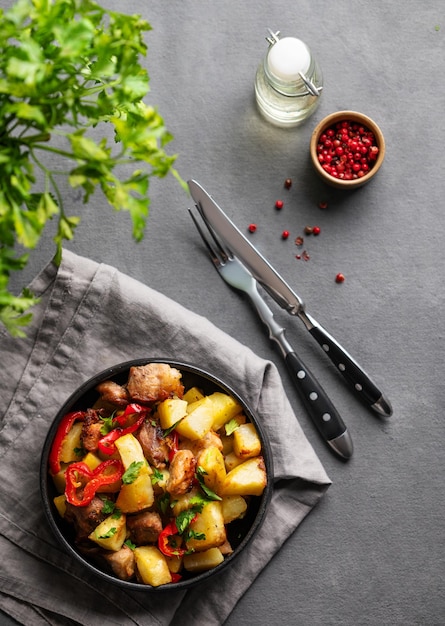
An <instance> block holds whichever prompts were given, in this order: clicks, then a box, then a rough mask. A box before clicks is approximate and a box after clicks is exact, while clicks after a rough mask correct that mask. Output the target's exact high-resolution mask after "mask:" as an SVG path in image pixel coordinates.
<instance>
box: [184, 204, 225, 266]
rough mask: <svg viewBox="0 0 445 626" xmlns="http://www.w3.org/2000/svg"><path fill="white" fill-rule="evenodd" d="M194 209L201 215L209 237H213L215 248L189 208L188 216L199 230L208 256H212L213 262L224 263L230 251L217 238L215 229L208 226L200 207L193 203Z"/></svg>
mask: <svg viewBox="0 0 445 626" xmlns="http://www.w3.org/2000/svg"><path fill="white" fill-rule="evenodd" d="M195 206H196V209H197V211H198V213H199V215H200V216H201V219H202V221H203V222H204V224H205V225H206V228H207V231H208V234H209V235H210V237H211V238H212V239H213V242H214V244H215V246H216V249H215V248H214V247H212V245H211V243H210V241H209V238H208V236H206V235H205V234H204V231H203V230H202V228H201V226H200V225H199V223H198V221H197V219H196V218H195V216H194V215H193V213H192V211H191V210H190V209H189V213H190V216H191V218H192V220H193V222H194V224H195V226H196V228H197V230H198V232H199V234H200V235H201V239H202V240H203V242H204V243H205V245H206V247H207V250H208V251H209V253H210V256H211V257H212V260H213V262H214V263H217V262H219V263H226V261H228V260H229V257H230V256H231V255H230V253H228V252H227V251H226V250H225V249H224V247H223V246H222V244H221V242H220V241H219V240H218V237H217V236H216V234H215V231H214V230H213V228H212V227H211V226H210V224H209V223H208V221H207V220H206V218H205V216H204V215H203V213H202V210H201V207H200V206H199V205H198V204H197V205H195Z"/></svg>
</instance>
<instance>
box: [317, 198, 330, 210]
mask: <svg viewBox="0 0 445 626" xmlns="http://www.w3.org/2000/svg"><path fill="white" fill-rule="evenodd" d="M318 206H319V207H320V209H327V208H328V203H327V202H326V200H322V201H321V202H319V203H318Z"/></svg>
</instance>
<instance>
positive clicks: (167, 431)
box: [162, 417, 184, 437]
mask: <svg viewBox="0 0 445 626" xmlns="http://www.w3.org/2000/svg"><path fill="white" fill-rule="evenodd" d="M183 419H184V418H183V417H181V419H180V420H178V421H177V422H175V423H174V424H173V426H170V428H166V429H165V430H163V431H162V434H163V436H164V437H167V435H169V434H170V433H171V432H172V431H174V430H175V428H176V426H177V425H178V424H179V423H180V422H182V420H183Z"/></svg>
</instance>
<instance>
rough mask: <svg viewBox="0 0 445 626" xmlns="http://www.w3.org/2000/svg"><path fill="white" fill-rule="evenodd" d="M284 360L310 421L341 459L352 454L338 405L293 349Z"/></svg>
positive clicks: (350, 442) (350, 443)
mask: <svg viewBox="0 0 445 626" xmlns="http://www.w3.org/2000/svg"><path fill="white" fill-rule="evenodd" d="M285 361H286V365H287V368H288V370H289V373H290V374H291V377H292V380H293V382H294V384H295V387H296V389H297V391H298V392H299V393H300V395H301V399H302V401H303V403H304V406H305V407H306V409H307V411H308V413H309V415H310V417H311V419H312V421H313V422H314V424H315V426H316V427H317V428H318V430H319V432H320V434H321V436H322V437H323V439H325V440H326V442H327V443H328V444H329V445H330V447H331V448H332V449H333V450H334V451H335V452H336V453H337V454H339V455H340V456H341V457H342V458H344V459H349V458H350V457H351V456H352V450H353V447H352V440H351V437H350V435H349V433H348V431H347V429H346V426H345V424H344V422H343V420H342V418H341V417H340V415H339V413H338V411H337V409H336V408H335V407H334V405H333V404H332V402H331V400H330V399H329V397H328V395H327V394H326V392H325V391H324V389H323V388H322V387H321V385H320V383H319V382H318V381H317V379H316V378H315V377H314V376H313V374H312V372H311V371H310V370H309V369H308V368H307V367H306V365H305V364H304V363H303V361H302V360H301V359H300V357H299V356H298V355H297V354H296V353H295V352H288V353H287V354H286V355H285Z"/></svg>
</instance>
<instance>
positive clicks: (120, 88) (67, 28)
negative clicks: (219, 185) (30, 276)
mask: <svg viewBox="0 0 445 626" xmlns="http://www.w3.org/2000/svg"><path fill="white" fill-rule="evenodd" d="M0 24H1V27H0V323H3V324H4V325H5V326H6V328H7V329H8V330H9V332H10V333H11V334H13V335H15V336H23V335H24V332H23V330H22V327H23V326H25V325H26V324H28V323H29V321H30V317H31V314H30V313H29V312H28V310H29V308H30V307H31V306H32V305H33V304H35V302H36V299H35V298H34V297H33V296H32V294H30V293H28V292H26V291H24V292H23V293H22V295H20V296H14V295H13V294H12V293H10V291H9V279H10V273H11V272H12V271H16V270H20V269H23V267H25V266H26V264H27V262H28V256H29V255H28V253H26V249H32V248H34V247H35V246H36V245H37V243H38V242H39V239H40V236H41V234H42V231H43V229H44V227H45V224H46V223H47V221H48V220H50V219H54V220H56V221H57V232H56V235H55V237H54V240H55V244H56V252H55V259H56V261H57V262H59V261H60V256H61V249H62V242H63V240H68V239H72V237H73V234H74V229H75V227H76V226H77V224H78V223H79V218H78V217H76V216H71V215H68V214H67V213H66V212H65V210H64V206H63V199H62V197H61V193H60V190H59V187H58V184H57V178H58V176H59V175H64V176H68V180H69V183H70V185H71V186H72V187H73V188H79V189H81V191H82V196H83V201H84V202H87V201H88V200H89V198H90V196H91V195H92V194H93V193H94V191H95V190H96V188H97V187H99V188H100V189H101V191H102V193H103V194H104V196H105V198H106V199H107V201H108V203H109V204H110V205H111V206H112V207H113V208H114V209H116V210H121V209H123V210H126V211H128V212H129V213H130V215H131V219H132V225H133V237H134V238H135V240H136V241H140V240H141V239H142V238H143V234H144V228H145V223H146V219H147V216H148V210H149V204H150V199H149V196H148V190H149V182H150V178H151V177H152V176H156V177H163V176H165V175H166V174H167V173H168V172H172V173H173V174H174V175H175V176H176V177H177V178H178V180H179V181H180V177H179V175H178V173H177V172H176V170H175V169H174V168H173V163H174V160H175V156H168V155H167V154H166V152H165V151H164V147H165V145H166V143H167V142H168V141H170V140H171V139H172V136H171V135H170V133H169V132H168V131H167V130H166V128H165V126H164V122H163V119H162V117H161V116H160V115H159V114H158V112H157V111H156V110H155V109H154V108H153V107H151V106H149V105H147V104H146V103H144V101H143V98H144V97H145V96H146V94H147V93H148V91H149V77H148V74H147V72H146V70H145V69H144V68H143V67H142V66H141V64H140V58H141V56H145V54H146V45H145V43H144V41H143V33H144V31H149V30H151V26H150V24H149V23H148V22H147V21H145V20H143V19H141V18H140V17H139V16H135V15H131V16H130V15H125V14H122V13H117V12H113V11H108V10H106V9H103V8H102V7H101V6H100V5H99V4H97V3H95V2H93V1H92V0H17V1H16V2H15V4H14V5H13V6H12V8H10V9H9V10H8V11H3V10H2V9H0ZM102 124H108V125H111V126H112V128H113V130H114V133H112V134H114V141H113V142H112V144H113V145H109V144H108V141H107V139H106V138H101V139H99V140H97V139H96V138H97V137H98V136H101V135H102V136H103V134H104V133H101V132H100V126H101V125H102ZM98 128H99V132H98ZM48 153H55V154H56V155H58V157H60V159H58V161H57V162H58V163H59V164H60V165H59V166H58V167H59V168H60V169H59V170H58V171H53V170H50V169H49V168H48V167H47V165H46V164H45V155H46V154H48ZM129 164H130V165H129ZM121 165H124V166H125V168H124V169H125V171H128V169H127V168H128V167H130V170H131V171H132V173H131V174H130V175H128V174H126V176H125V179H124V180H121V179H120V178H119V177H118V175H117V173H116V169H119V166H121ZM37 169H39V170H40V171H41V174H40V176H39V181H40V182H39V181H38V179H37V177H36V171H37ZM42 181H43V182H42ZM180 182H181V181H180ZM37 187H38V188H37Z"/></svg>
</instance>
